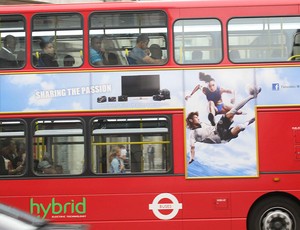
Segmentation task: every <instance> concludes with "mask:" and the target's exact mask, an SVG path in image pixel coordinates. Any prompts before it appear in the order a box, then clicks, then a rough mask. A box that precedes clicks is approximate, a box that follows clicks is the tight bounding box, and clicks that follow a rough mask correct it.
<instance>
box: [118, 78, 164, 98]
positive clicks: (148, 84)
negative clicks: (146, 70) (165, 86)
mask: <svg viewBox="0 0 300 230" xmlns="http://www.w3.org/2000/svg"><path fill="white" fill-rule="evenodd" d="M159 90H160V80H159V75H130V76H122V95H124V96H127V97H152V96H153V95H156V94H158V93H159Z"/></svg>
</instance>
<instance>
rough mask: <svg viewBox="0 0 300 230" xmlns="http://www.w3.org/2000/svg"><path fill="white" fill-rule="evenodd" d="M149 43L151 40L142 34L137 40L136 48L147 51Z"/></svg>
mask: <svg viewBox="0 0 300 230" xmlns="http://www.w3.org/2000/svg"><path fill="white" fill-rule="evenodd" d="M149 41H150V39H149V37H148V35H147V34H141V35H139V36H138V37H137V39H136V46H137V47H139V48H141V49H143V50H146V49H147V48H148V44H149Z"/></svg>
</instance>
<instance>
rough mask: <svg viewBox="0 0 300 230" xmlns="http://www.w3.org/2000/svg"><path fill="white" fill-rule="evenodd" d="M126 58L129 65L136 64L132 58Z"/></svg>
mask: <svg viewBox="0 0 300 230" xmlns="http://www.w3.org/2000/svg"><path fill="white" fill-rule="evenodd" d="M126 58H127V61H128V64H129V65H136V64H137V63H136V60H135V59H133V58H132V57H129V56H127V57H126Z"/></svg>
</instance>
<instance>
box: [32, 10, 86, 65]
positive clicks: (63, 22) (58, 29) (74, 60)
mask: <svg viewBox="0 0 300 230" xmlns="http://www.w3.org/2000/svg"><path fill="white" fill-rule="evenodd" d="M32 24H33V28H32V64H33V66H35V67H37V68H58V67H65V68H72V67H79V66H81V65H82V60H83V57H82V50H83V26H82V25H83V22H82V17H81V15H80V14H76V13H66V14H37V15H35V16H34V17H33V22H32Z"/></svg>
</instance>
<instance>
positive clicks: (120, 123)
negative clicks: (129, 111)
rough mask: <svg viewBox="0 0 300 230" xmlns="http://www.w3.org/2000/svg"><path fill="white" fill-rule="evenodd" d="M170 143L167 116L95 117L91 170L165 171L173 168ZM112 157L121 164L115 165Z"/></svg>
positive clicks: (121, 171)
mask: <svg viewBox="0 0 300 230" xmlns="http://www.w3.org/2000/svg"><path fill="white" fill-rule="evenodd" d="M170 146H171V141H170V130H169V121H168V119H167V118H165V117H147V118H143V117H136V118H109V119H103V118H99V119H95V120H94V121H93V129H92V155H91V156H92V161H91V162H92V171H93V172H94V173H96V174H107V173H110V174H112V173H119V174H124V173H126V174H132V173H166V172H168V171H169V170H170V169H171V163H170V162H171V156H170ZM116 160H117V161H118V162H117V161H116ZM113 161H116V165H117V167H119V168H114V167H115V165H114V164H115V163H114V162H113ZM118 163H119V164H118Z"/></svg>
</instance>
